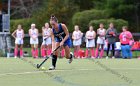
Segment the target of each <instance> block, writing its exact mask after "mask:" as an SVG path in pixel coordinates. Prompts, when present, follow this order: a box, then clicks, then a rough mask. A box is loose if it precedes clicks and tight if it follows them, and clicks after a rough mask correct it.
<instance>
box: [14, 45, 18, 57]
mask: <svg viewBox="0 0 140 86" xmlns="http://www.w3.org/2000/svg"><path fill="white" fill-rule="evenodd" d="M17 54H18V44H15V50H14V56H15V58H17Z"/></svg>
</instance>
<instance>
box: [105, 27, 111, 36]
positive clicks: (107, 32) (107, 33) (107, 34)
mask: <svg viewBox="0 0 140 86" xmlns="http://www.w3.org/2000/svg"><path fill="white" fill-rule="evenodd" d="M105 36H106V38H110V37H112V35H110V34H109V29H108V30H107V31H106V34H105Z"/></svg>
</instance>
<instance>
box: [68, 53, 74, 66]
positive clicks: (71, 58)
mask: <svg viewBox="0 0 140 86" xmlns="http://www.w3.org/2000/svg"><path fill="white" fill-rule="evenodd" d="M70 55H71V57H70V59H69V62H68V63H69V64H70V63H72V61H73V53H72V52H70Z"/></svg>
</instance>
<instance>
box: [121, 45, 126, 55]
mask: <svg viewBox="0 0 140 86" xmlns="http://www.w3.org/2000/svg"><path fill="white" fill-rule="evenodd" d="M121 51H122V58H126V47H125V45H121Z"/></svg>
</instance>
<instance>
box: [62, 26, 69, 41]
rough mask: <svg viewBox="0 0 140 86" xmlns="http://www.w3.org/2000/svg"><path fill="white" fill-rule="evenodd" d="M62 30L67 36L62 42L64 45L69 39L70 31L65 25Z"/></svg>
mask: <svg viewBox="0 0 140 86" xmlns="http://www.w3.org/2000/svg"><path fill="white" fill-rule="evenodd" d="M62 29H63V30H64V32H65V34H66V36H65V37H64V39H63V40H62V42H63V43H64V42H65V41H66V40H67V39H68V37H69V31H68V29H67V26H66V25H65V24H62Z"/></svg>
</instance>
